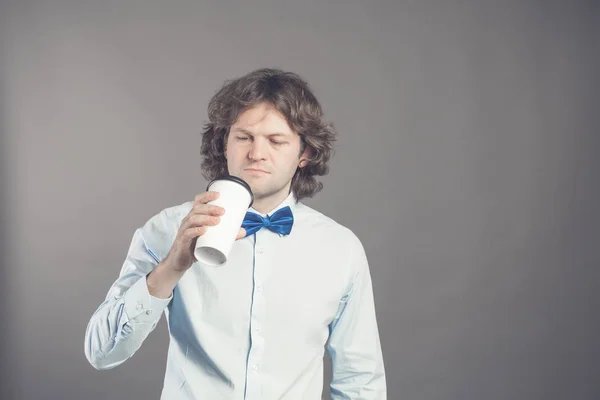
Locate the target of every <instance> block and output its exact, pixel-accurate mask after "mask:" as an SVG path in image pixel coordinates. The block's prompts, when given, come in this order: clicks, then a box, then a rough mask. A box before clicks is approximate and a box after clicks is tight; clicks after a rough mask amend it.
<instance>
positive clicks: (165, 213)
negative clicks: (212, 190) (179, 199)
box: [141, 201, 193, 259]
mask: <svg viewBox="0 0 600 400" xmlns="http://www.w3.org/2000/svg"><path fill="white" fill-rule="evenodd" d="M192 204H193V202H191V201H188V202H185V203H181V204H179V205H175V206H171V207H167V208H164V209H162V210H161V211H160V212H158V213H157V214H155V215H153V216H152V217H151V218H150V219H148V220H147V221H146V222H145V223H144V225H143V226H142V227H141V236H142V239H143V241H144V244H145V245H146V247H147V248H148V249H150V250H152V251H153V252H154V253H155V254H156V255H158V256H159V257H160V258H161V259H162V258H163V257H165V256H166V255H167V253H168V252H169V250H170V248H171V245H172V243H173V241H174V240H175V236H176V235H177V231H178V230H179V226H180V225H181V221H182V220H183V218H185V216H186V215H187V214H188V213H189V212H190V210H191V209H192Z"/></svg>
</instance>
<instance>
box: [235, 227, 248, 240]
mask: <svg viewBox="0 0 600 400" xmlns="http://www.w3.org/2000/svg"><path fill="white" fill-rule="evenodd" d="M245 237H246V230H245V229H244V228H240V231H239V232H238V235H237V237H236V238H235V240H240V239H243V238H245Z"/></svg>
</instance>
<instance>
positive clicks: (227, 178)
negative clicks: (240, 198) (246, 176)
mask: <svg viewBox="0 0 600 400" xmlns="http://www.w3.org/2000/svg"><path fill="white" fill-rule="evenodd" d="M216 181H232V182H235V183H238V184H240V185H242V187H243V188H244V189H246V190H247V191H248V193H250V204H248V208H250V207H252V204H253V203H254V194H253V193H252V189H250V185H248V183H247V182H246V181H245V180H243V179H242V178H240V177H237V176H233V175H222V176H220V177H218V178H215V179H213V180H212V181H210V182H209V183H208V185H207V186H206V191H209V190H210V185H212V184H213V183H214V182H216Z"/></svg>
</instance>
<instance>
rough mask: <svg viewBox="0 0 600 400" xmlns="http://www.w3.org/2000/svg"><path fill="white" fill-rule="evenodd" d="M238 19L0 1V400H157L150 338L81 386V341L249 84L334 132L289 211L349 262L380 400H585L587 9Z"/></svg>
mask: <svg viewBox="0 0 600 400" xmlns="http://www.w3.org/2000/svg"><path fill="white" fill-rule="evenodd" d="M252 3H253V4H252V5H250V4H249V2H245V3H242V2H239V4H235V5H234V4H233V2H229V1H220V2H217V1H214V2H211V3H210V4H201V3H200V2H191V1H189V2H177V3H175V2H170V3H169V5H167V2H158V1H154V2H150V1H141V0H138V1H127V2H125V1H102V2H100V1H96V2H91V1H88V2H83V1H76V0H72V1H53V2H50V1H37V2H35V1H4V2H2V3H1V5H0V40H1V42H0V43H1V45H2V48H1V53H0V128H1V129H2V133H3V135H2V138H1V142H0V145H1V168H2V171H1V177H2V191H1V196H0V200H2V220H1V222H2V224H1V225H2V226H1V229H2V243H1V244H2V247H1V248H0V250H1V251H2V253H1V256H2V266H3V268H2V270H1V275H0V291H1V293H2V301H1V302H0V311H1V313H2V317H3V321H4V322H3V324H2V330H3V332H2V338H3V340H1V341H0V342H1V344H2V348H1V350H2V351H3V352H2V357H1V360H0V361H1V363H2V367H3V372H2V374H1V377H2V381H3V382H0V383H1V385H0V387H1V388H2V389H1V390H2V391H3V392H2V395H3V396H2V398H3V399H4V398H6V399H89V400H95V399H107V398H111V399H112V398H119V399H151V398H158V395H159V392H160V389H161V386H162V379H163V373H164V367H165V357H166V348H167V347H166V346H167V340H168V337H167V331H166V324H165V323H164V321H163V322H161V324H160V326H159V327H158V328H157V331H155V332H154V333H153V334H152V335H151V336H150V337H149V338H148V340H147V342H146V343H145V344H144V346H142V348H141V349H140V351H139V352H138V353H137V354H136V355H135V357H134V358H133V359H131V360H129V361H128V362H127V363H125V364H124V365H122V366H121V367H119V368H117V369H115V370H112V371H105V372H99V371H96V370H94V369H93V368H92V367H91V366H90V365H88V364H87V361H86V360H85V356H84V352H83V338H84V331H85V327H86V324H87V322H88V319H89V317H90V316H91V314H92V312H93V311H94V310H95V308H96V307H97V306H98V305H99V304H100V303H101V301H102V300H103V298H104V295H105V293H106V291H107V290H108V288H109V286H110V284H111V283H112V282H113V281H114V279H116V277H117V274H118V271H119V269H120V267H121V264H122V262H123V259H124V256H125V254H126V251H127V248H128V245H129V242H130V240H131V236H132V234H133V232H134V230H135V229H136V228H137V227H139V226H140V225H141V224H143V223H144V221H145V220H146V219H148V218H149V217H150V216H152V215H153V214H155V213H156V212H158V211H159V210H161V209H162V208H165V207H168V206H171V205H174V204H179V203H181V202H184V201H187V200H189V199H191V198H192V197H193V196H194V195H195V194H196V193H197V192H200V191H202V190H203V188H204V187H205V183H206V182H205V181H204V180H203V179H202V178H201V176H200V172H199V165H200V160H199V155H198V153H199V143H200V135H199V131H200V129H201V124H202V123H203V122H204V121H205V120H206V105H207V103H208V100H209V98H210V97H211V95H212V94H213V93H214V92H215V91H216V90H217V89H218V88H219V87H220V85H221V83H222V82H223V80H225V79H227V78H231V77H234V76H239V75H241V74H244V73H246V72H249V71H250V70H251V69H254V68H257V67H262V66H276V67H281V68H285V69H290V70H293V71H296V72H298V73H300V74H301V75H302V76H304V77H305V78H306V79H307V80H308V81H309V82H310V83H311V85H312V86H313V88H314V90H315V92H316V94H317V96H318V97H319V98H320V100H321V101H322V103H323V106H324V108H325V110H326V113H327V114H328V116H329V117H330V119H332V120H334V121H335V122H336V124H337V127H338V129H339V131H340V140H339V143H338V147H337V152H336V155H335V157H334V159H333V161H332V168H331V173H330V175H329V176H327V177H326V178H325V179H324V183H325V190H324V191H323V192H322V193H320V194H319V195H317V197H315V198H314V199H312V200H310V201H308V202H307V203H308V204H309V205H311V206H313V207H315V208H317V209H319V210H320V211H322V212H324V213H326V214H327V215H329V216H331V217H333V218H334V219H336V220H338V221H339V222H341V223H342V224H344V225H346V226H348V227H350V228H351V229H353V230H354V231H355V232H356V233H357V235H358V236H359V237H360V238H361V239H362V241H363V243H364V245H365V248H366V251H367V255H368V257H369V260H370V264H371V268H372V274H373V282H374V287H375V295H376V306H377V312H378V318H379V322H380V327H381V339H382V345H383V350H384V356H385V361H386V365H387V374H388V386H389V398H390V399H456V400H458V399H513V400H518V399H557V400H558V399H597V398H600V364H599V363H598V359H599V358H598V357H599V356H600V336H599V334H600V317H599V316H598V310H599V306H600V294H599V293H598V290H597V289H596V287H597V286H598V284H599V283H600V269H599V261H600V246H599V239H598V238H599V235H600V217H599V206H598V204H600V203H599V200H600V183H599V181H600V179H599V178H598V177H597V174H598V172H600V161H599V157H598V156H597V153H598V152H599V150H600V138H599V132H598V130H599V128H600V121H599V117H598V114H599V112H598V110H599V103H600V102H599V101H600V98H599V95H598V92H599V89H600V85H599V83H600V78H599V73H598V71H599V70H600V62H599V50H600V49H599V44H598V43H599V42H600V28H599V26H600V6H599V2H597V1H562V2H559V1H555V2H547V1H538V2H533V1H518V2H517V1H515V2H508V1H502V2H501V1H497V2H470V3H467V2H466V1H460V2H459V1H456V2H453V3H454V4H453V5H451V4H450V3H451V2H448V1H438V2H432V1H403V2H400V1H391V0H389V1H387V2H384V1H370V2H368V3H369V4H368V5H367V2H364V3H360V2H356V1H343V0H337V1H333V2H332V1H329V2H323V1H317V0H302V1H295V2H286V4H285V5H284V4H278V3H282V2H275V1H273V2H266V1H261V2H256V1H254V2H252Z"/></svg>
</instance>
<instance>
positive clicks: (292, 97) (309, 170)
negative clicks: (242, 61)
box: [200, 68, 337, 200]
mask: <svg viewBox="0 0 600 400" xmlns="http://www.w3.org/2000/svg"><path fill="white" fill-rule="evenodd" d="M260 103H269V104H271V105H272V106H273V107H274V108H275V109H276V110H277V111H279V112H280V113H281V114H283V116H284V117H285V119H286V120H287V122H288V124H289V125H290V128H291V129H292V130H294V131H295V132H297V133H298V134H299V135H300V140H301V150H300V154H302V153H303V152H304V150H305V149H306V148H308V149H310V160H309V161H308V163H307V164H306V166H304V167H303V168H297V169H296V173H295V174H294V177H293V178H292V185H291V190H292V191H293V192H294V194H295V195H296V197H297V199H298V200H300V199H302V198H304V197H312V196H313V195H314V194H315V193H317V192H318V191H320V190H321V189H322V188H323V184H322V183H321V182H319V181H317V180H316V178H315V176H322V175H326V174H327V173H328V172H329V166H328V165H327V163H328V162H329V159H330V158H331V156H332V155H333V146H332V143H333V142H334V141H335V140H336V134H337V133H336V131H335V128H334V127H333V124H332V123H330V122H326V121H325V120H324V116H323V110H322V108H321V105H320V104H319V102H318V101H317V99H316V97H315V96H314V95H313V93H312V92H311V91H310V89H309V87H308V84H307V83H306V82H305V81H304V80H303V79H302V78H300V77H299V76H298V75H296V74H295V73H292V72H285V71H282V70H279V69H271V68H263V69H258V70H255V71H252V72H250V73H249V74H247V75H244V76H242V77H240V78H237V79H233V80H229V81H226V82H225V84H224V85H223V87H222V88H221V89H220V90H219V91H218V92H217V93H216V94H215V95H214V96H213V98H212V99H211V100H210V103H209V104H208V119H209V122H208V123H206V124H205V126H204V131H203V132H202V146H201V150H200V155H201V156H202V175H204V177H205V178H206V179H208V180H209V181H210V180H212V179H215V178H217V177H219V176H221V175H223V174H226V173H227V160H226V158H225V154H224V153H225V144H226V143H227V136H228V135H229V129H230V128H231V126H232V125H233V124H234V123H235V121H236V120H237V119H238V117H239V115H240V114H241V113H242V112H244V111H246V110H247V109H249V108H252V107H253V106H255V105H258V104H260Z"/></svg>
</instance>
